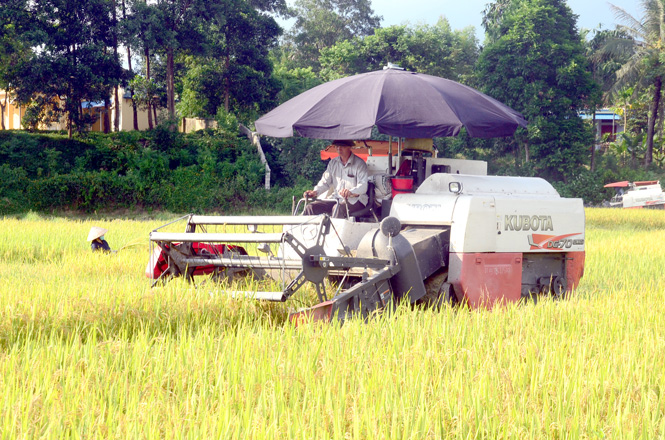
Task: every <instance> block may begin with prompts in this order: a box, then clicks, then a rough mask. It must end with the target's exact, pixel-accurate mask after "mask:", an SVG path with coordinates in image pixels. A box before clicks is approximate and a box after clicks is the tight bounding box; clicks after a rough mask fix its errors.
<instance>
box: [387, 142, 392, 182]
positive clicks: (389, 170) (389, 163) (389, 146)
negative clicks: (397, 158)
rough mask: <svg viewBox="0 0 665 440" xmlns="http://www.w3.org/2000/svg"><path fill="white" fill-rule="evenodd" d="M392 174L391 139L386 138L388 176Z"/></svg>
mask: <svg viewBox="0 0 665 440" xmlns="http://www.w3.org/2000/svg"><path fill="white" fill-rule="evenodd" d="M392 173H393V137H392V136H388V174H389V175H392Z"/></svg>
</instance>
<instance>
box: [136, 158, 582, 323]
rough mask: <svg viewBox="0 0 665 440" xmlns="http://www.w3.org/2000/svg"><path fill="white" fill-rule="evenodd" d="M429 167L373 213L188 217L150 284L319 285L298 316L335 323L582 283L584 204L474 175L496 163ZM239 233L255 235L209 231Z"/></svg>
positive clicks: (525, 180) (270, 296) (167, 244)
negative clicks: (396, 308) (266, 281)
mask: <svg viewBox="0 0 665 440" xmlns="http://www.w3.org/2000/svg"><path fill="white" fill-rule="evenodd" d="M370 159H371V158H370ZM420 160H421V161H422V162H423V164H424V169H425V170H427V172H426V175H425V178H424V180H423V181H422V182H418V181H417V180H416V179H415V176H413V177H414V186H415V187H417V189H416V190H415V192H413V193H396V194H395V195H394V197H392V198H391V199H388V200H384V201H383V204H382V205H383V206H382V209H381V210H380V209H378V208H377V209H376V210H371V211H370V212H369V213H366V214H365V215H364V216H362V217H357V218H356V217H351V218H348V219H332V218H330V217H328V216H326V215H322V216H316V217H310V216H298V215H294V216H247V217H242V216H240V217H234V216H198V215H190V216H187V217H186V220H187V221H186V227H185V230H184V231H183V232H180V233H172V232H161V229H162V228H160V229H158V230H155V231H153V232H152V233H151V234H150V241H151V243H153V244H154V245H156V247H155V251H154V253H153V254H152V255H153V257H152V258H151V262H150V264H149V268H148V276H149V277H151V278H155V279H165V278H170V277H174V276H184V277H187V278H188V279H192V278H193V277H194V276H195V275H202V274H213V275H217V276H219V277H222V278H238V277H241V276H248V277H251V278H252V279H253V280H256V279H261V278H263V277H270V278H272V279H274V280H277V281H279V282H281V283H282V285H283V286H284V288H283V289H282V290H279V291H269V292H255V291H244V292H237V291H235V292H232V294H233V295H242V296H247V297H251V298H255V299H259V300H268V301H286V300H288V299H289V298H291V297H292V296H293V295H294V294H295V293H296V292H297V290H298V289H299V288H300V287H302V286H303V284H305V282H310V283H312V284H313V285H314V286H315V288H316V291H317V294H318V297H319V300H320V304H318V305H316V306H315V307H313V308H312V309H309V310H306V311H301V312H299V313H298V314H295V315H293V316H294V318H297V317H298V316H304V315H309V316H311V317H312V318H314V319H325V320H330V319H331V318H333V317H336V318H338V319H340V320H344V319H346V318H347V317H349V316H351V315H353V314H361V315H363V316H366V315H367V314H369V313H370V312H372V311H374V310H378V309H382V308H384V307H386V306H388V305H389V304H391V303H394V302H395V301H399V300H402V299H408V301H409V302H411V303H415V302H421V301H423V300H427V301H429V302H432V303H434V304H442V303H444V302H447V303H450V304H456V303H464V304H468V306H470V307H471V308H477V307H492V306H493V305H495V304H496V303H505V302H515V301H519V300H520V299H523V298H528V299H536V297H537V296H538V295H554V296H556V297H559V296H562V295H564V294H565V293H566V292H569V291H570V290H571V289H573V288H574V287H575V286H576V285H577V284H578V282H579V280H580V278H581V277H582V274H583V270H584V208H583V204H582V200H580V199H565V198H561V197H560V196H559V195H558V193H557V192H556V190H555V189H554V188H553V187H552V186H551V185H550V184H549V183H547V182H546V181H545V180H543V179H540V178H531V177H499V176H486V175H483V174H482V173H478V174H473V173H474V172H477V171H479V170H483V169H485V168H486V164H485V163H484V162H479V161H458V160H454V161H451V160H447V159H439V158H421V159H420ZM370 162H371V161H370ZM432 168H434V169H435V170H452V171H453V172H452V173H451V172H436V173H432V172H431V170H432ZM370 170H372V167H370ZM373 171H374V172H376V171H377V170H376V168H374V169H373ZM458 172H459V174H458ZM374 175H375V176H381V177H382V176H384V174H383V173H378V174H374ZM381 211H385V212H381ZM375 215H376V218H375ZM380 217H383V218H382V219H381V220H380V221H377V219H379V218H380ZM234 226H236V228H235V229H234V228H233V227H234ZM237 226H242V227H243V228H247V229H246V232H207V230H208V229H210V228H213V227H216V228H222V229H226V230H228V229H234V231H237ZM262 230H263V231H265V230H267V231H268V232H261V231H262ZM274 231H277V232H274ZM326 280H329V281H332V282H329V283H326ZM255 284H256V283H255ZM332 289H337V291H334V290H332ZM331 291H333V292H335V293H334V294H331V293H330V292H331Z"/></svg>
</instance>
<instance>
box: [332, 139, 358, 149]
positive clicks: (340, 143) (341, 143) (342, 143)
mask: <svg viewBox="0 0 665 440" xmlns="http://www.w3.org/2000/svg"><path fill="white" fill-rule="evenodd" d="M332 144H333V145H334V146H336V147H355V146H356V143H355V142H354V141H352V140H349V139H336V140H334V141H332Z"/></svg>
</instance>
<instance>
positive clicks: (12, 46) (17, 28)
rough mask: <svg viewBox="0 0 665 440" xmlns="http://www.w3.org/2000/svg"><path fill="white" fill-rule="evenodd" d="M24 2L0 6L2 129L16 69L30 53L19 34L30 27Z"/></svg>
mask: <svg viewBox="0 0 665 440" xmlns="http://www.w3.org/2000/svg"><path fill="white" fill-rule="evenodd" d="M26 4H27V1H26V0H12V1H7V2H6V3H4V4H3V7H2V8H0V89H1V90H4V91H5V96H4V99H3V101H1V102H0V128H1V129H2V130H5V129H6V125H5V112H6V111H7V105H8V103H9V97H10V95H11V93H12V90H13V88H14V87H15V84H14V79H15V78H16V75H17V69H18V67H19V66H20V65H21V64H22V63H23V62H25V60H26V58H27V57H28V55H29V54H30V47H29V46H26V44H25V42H24V41H22V38H21V34H23V33H24V32H27V31H28V30H29V27H30V24H29V16H28V15H27V14H26V9H25V8H26Z"/></svg>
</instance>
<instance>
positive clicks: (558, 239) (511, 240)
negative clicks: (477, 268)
mask: <svg viewBox="0 0 665 440" xmlns="http://www.w3.org/2000/svg"><path fill="white" fill-rule="evenodd" d="M451 182H455V183H458V184H461V188H462V189H461V191H460V192H459V193H453V192H451V191H450V183H451ZM390 215H392V216H394V217H397V218H398V219H399V220H400V221H401V222H402V224H403V225H451V229H450V251H451V252H467V253H469V252H471V253H472V252H561V251H583V250H584V223H585V220H584V206H583V203H582V200H581V199H564V198H561V197H560V196H559V194H558V193H557V192H556V190H555V189H554V187H552V185H550V184H549V183H548V182H547V181H545V180H543V179H540V178H535V177H505V176H470V175H462V174H434V175H432V176H430V177H428V178H427V179H426V180H425V182H423V184H422V185H421V186H420V187H419V188H418V190H417V191H416V193H415V194H400V195H398V196H396V197H395V198H394V200H393V204H392V208H391V212H390Z"/></svg>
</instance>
